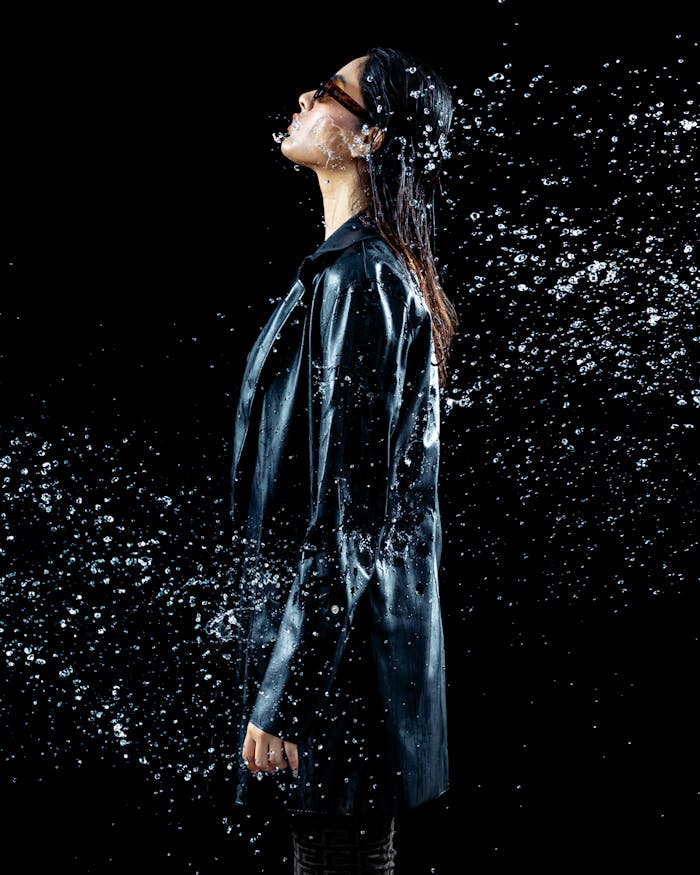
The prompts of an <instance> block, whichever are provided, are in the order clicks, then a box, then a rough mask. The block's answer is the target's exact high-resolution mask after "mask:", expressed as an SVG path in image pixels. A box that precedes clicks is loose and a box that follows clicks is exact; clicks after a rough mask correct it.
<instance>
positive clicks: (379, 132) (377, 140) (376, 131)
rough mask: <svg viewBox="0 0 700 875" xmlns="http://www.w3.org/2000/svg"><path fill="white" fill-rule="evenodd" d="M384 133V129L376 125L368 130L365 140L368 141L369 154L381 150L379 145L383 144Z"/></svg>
mask: <svg viewBox="0 0 700 875" xmlns="http://www.w3.org/2000/svg"><path fill="white" fill-rule="evenodd" d="M384 133H385V132H384V128H380V127H379V126H378V125H374V127H371V128H370V129H369V134H368V135H367V139H368V141H369V148H370V151H371V152H376V151H377V149H380V148H381V145H382V143H383V142H384Z"/></svg>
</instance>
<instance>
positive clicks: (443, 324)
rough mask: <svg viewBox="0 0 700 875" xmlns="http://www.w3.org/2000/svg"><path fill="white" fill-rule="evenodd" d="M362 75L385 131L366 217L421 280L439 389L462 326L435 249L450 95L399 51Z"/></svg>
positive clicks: (380, 52) (378, 52)
mask: <svg viewBox="0 0 700 875" xmlns="http://www.w3.org/2000/svg"><path fill="white" fill-rule="evenodd" d="M366 54H367V55H368V59H367V61H366V63H365V66H364V70H363V72H362V75H361V81H360V88H361V92H362V97H363V100H364V104H365V106H366V107H367V109H368V110H369V112H370V114H371V115H372V117H373V119H374V120H375V121H376V124H377V125H378V126H379V127H381V129H382V131H383V139H382V140H381V143H380V145H379V146H378V148H376V149H375V150H373V151H372V152H370V153H369V154H368V155H367V162H366V165H367V170H368V187H369V196H370V203H369V206H368V207H367V208H366V211H365V212H366V215H367V216H368V217H369V218H371V219H372V220H373V221H374V223H375V224H376V226H377V229H378V230H379V232H380V234H381V235H382V236H383V237H384V239H385V240H386V241H387V243H388V244H389V245H390V246H391V247H392V249H394V250H395V251H396V252H397V253H398V254H399V255H400V256H401V257H402V258H403V259H404V261H405V263H406V264H407V266H408V267H409V269H410V270H411V272H412V273H413V274H414V275H415V277H416V279H417V281H418V283H419V285H420V289H421V292H422V293H423V297H424V299H425V301H426V304H427V305H428V307H429V309H430V313H431V316H432V325H433V341H434V345H435V353H436V357H437V365H438V368H439V373H440V385H441V386H445V385H446V383H447V368H446V361H447V357H448V355H449V351H450V344H451V342H452V338H453V336H454V334H455V331H456V326H457V325H458V324H459V319H458V317H457V312H456V310H455V308H454V305H453V304H452V302H451V301H450V300H449V299H448V297H447V296H446V294H445V292H444V290H443V288H442V284H441V282H440V278H439V275H438V269H437V265H436V263H435V256H434V254H433V248H434V244H435V192H436V189H437V188H438V187H439V181H440V168H441V165H442V161H443V159H444V158H446V157H448V156H449V154H450V153H449V151H448V149H447V137H448V134H449V131H450V127H451V125H452V114H453V106H452V96H451V94H450V90H449V88H448V86H447V85H446V83H445V82H444V80H443V79H442V78H441V77H440V76H439V75H438V74H437V73H436V72H435V71H434V70H433V69H432V68H431V67H429V66H428V65H427V64H425V63H424V62H422V61H417V60H416V59H415V58H412V57H410V56H409V55H407V54H405V53H404V52H401V51H398V50H396V49H385V48H374V49H370V50H369V51H368V52H367V53H366Z"/></svg>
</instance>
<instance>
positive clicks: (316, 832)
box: [292, 812, 396, 875]
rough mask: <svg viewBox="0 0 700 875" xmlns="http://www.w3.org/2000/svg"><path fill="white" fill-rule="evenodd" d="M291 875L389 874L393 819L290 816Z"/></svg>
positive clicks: (392, 869) (392, 841)
mask: <svg viewBox="0 0 700 875" xmlns="http://www.w3.org/2000/svg"><path fill="white" fill-rule="evenodd" d="M292 839H293V843H294V875H325V873H326V872H329V871H332V872H333V873H338V875H340V873H347V875H364V873H374V875H393V873H394V856H395V854H396V852H395V850H394V818H393V817H392V816H390V815H380V814H376V815H374V816H372V817H366V818H362V817H352V816H344V815H331V814H322V813H318V814H317V813H311V812H309V813H304V814H293V815H292Z"/></svg>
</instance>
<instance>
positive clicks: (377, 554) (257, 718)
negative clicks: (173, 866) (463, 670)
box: [231, 217, 448, 813]
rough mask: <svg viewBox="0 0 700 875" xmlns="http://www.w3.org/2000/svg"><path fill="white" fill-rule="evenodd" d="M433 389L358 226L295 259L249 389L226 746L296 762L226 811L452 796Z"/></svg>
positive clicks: (421, 319)
mask: <svg viewBox="0 0 700 875" xmlns="http://www.w3.org/2000/svg"><path fill="white" fill-rule="evenodd" d="M439 392H440V390H439V384H438V370H437V367H436V364H435V353H434V347H433V340H432V331H431V320H430V313H429V311H428V309H427V307H426V306H425V304H424V302H423V299H422V297H421V294H420V292H419V291H418V288H417V286H416V284H415V283H414V281H413V280H412V278H411V276H410V274H409V273H408V272H407V270H406V268H405V267H404V264H403V262H402V261H401V260H400V259H399V258H398V257H397V256H396V255H395V254H394V253H393V251H392V250H391V248H390V247H389V246H388V245H387V244H386V243H385V242H384V240H383V239H382V238H381V237H380V235H379V234H378V233H377V231H376V230H375V229H373V228H372V227H371V226H369V225H366V224H363V223H362V222H360V220H359V219H358V218H357V217H353V218H352V219H350V220H348V221H347V222H346V223H345V224H344V225H342V226H341V227H340V228H338V229H337V230H336V231H335V232H334V233H333V234H332V235H331V236H330V237H329V238H328V240H326V241H325V242H324V243H323V244H322V245H321V246H320V247H319V248H318V249H317V250H316V252H315V253H313V255H311V256H309V257H307V258H306V259H305V260H304V262H303V263H302V265H301V267H300V269H299V271H298V273H297V276H296V277H295V280H294V282H293V284H292V286H291V288H290V290H289V292H288V293H287V295H286V297H284V298H283V299H282V300H281V301H280V303H279V304H278V306H277V307H276V309H275V311H274V312H273V314H272V316H271V317H270V319H269V321H268V323H267V325H266V326H265V328H264V329H263V330H262V332H261V334H260V336H259V338H258V340H257V341H256V343H255V345H254V347H253V349H252V350H251V352H250V354H249V356H248V361H247V366H246V369H245V373H244V376H243V381H242V386H241V393H240V398H239V402H238V407H237V412H236V422H235V432H234V440H233V461H232V467H231V474H232V495H231V515H232V519H233V523H234V531H235V533H236V539H235V540H236V541H237V546H238V549H239V551H240V557H241V558H240V563H241V564H240V569H241V570H240V575H239V584H240V591H239V593H238V596H237V603H236V605H235V609H234V614H235V620H234V622H235V624H236V625H235V629H236V631H237V649H236V655H235V660H234V661H235V670H236V672H237V685H238V686H237V695H238V696H239V697H240V699H239V701H238V702H237V705H238V706H239V709H238V711H239V724H238V735H239V747H238V750H239V751H240V749H241V747H242V743H243V738H244V735H245V729H246V725H247V723H248V720H251V721H252V722H253V723H254V724H255V725H257V726H259V727H260V728H262V729H264V730H266V731H267V732H270V733H273V734H275V735H279V736H281V737H282V738H284V739H286V740H289V741H294V742H296V743H297V744H298V745H299V750H300V760H301V764H300V770H299V774H298V776H297V777H294V776H293V775H292V774H291V772H290V770H289V769H287V770H285V771H283V772H280V773H277V774H275V775H270V774H266V775H264V776H263V777H262V779H259V778H258V779H256V778H255V777H252V776H250V774H249V772H248V771H247V769H245V767H244V766H239V769H240V771H239V774H238V779H239V780H238V784H237V793H236V801H237V802H240V803H245V802H246V801H248V800H249V799H250V798H251V796H250V792H249V791H250V789H251V788H250V786H249V784H250V782H251V781H256V780H261V783H262V782H267V783H268V785H269V786H270V787H271V790H270V792H272V793H274V794H275V796H276V797H278V799H279V800H281V801H282V803H283V804H284V805H286V806H287V807H288V808H289V809H290V810H307V811H328V812H333V813H362V812H365V811H367V810H370V809H371V810H380V811H385V812H398V811H400V810H401V809H404V808H408V807H414V806H416V805H418V804H420V803H422V802H424V801H426V800H429V799H433V798H435V797H437V796H439V795H440V794H442V793H443V792H444V791H445V789H446V788H447V785H448V757H447V725H446V712H445V704H446V703H445V666H444V644H443V629H442V620H441V615H440V602H439V593H438V567H439V563H440V554H441V523H440V509H439V503H438V489H437V487H438V468H439V453H440V442H439V430H440V394H439ZM256 792H258V788H256Z"/></svg>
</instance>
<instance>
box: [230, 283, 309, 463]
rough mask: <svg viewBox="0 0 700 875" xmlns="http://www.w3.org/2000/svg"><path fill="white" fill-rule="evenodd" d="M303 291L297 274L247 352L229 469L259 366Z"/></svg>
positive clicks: (245, 426)
mask: <svg viewBox="0 0 700 875" xmlns="http://www.w3.org/2000/svg"><path fill="white" fill-rule="evenodd" d="M303 294H304V284H303V282H302V281H301V279H299V277H297V279H296V281H295V282H294V283H293V285H292V287H291V288H290V290H289V292H287V295H286V296H285V297H284V298H283V299H282V300H281V301H280V303H279V304H278V305H277V307H276V309H275V310H274V311H273V313H272V315H271V316H270V318H269V320H268V322H267V324H266V325H265V327H264V328H263V330H262V331H261V332H260V335H259V337H258V339H257V340H256V342H255V345H254V346H253V348H252V349H251V351H250V353H249V354H248V363H247V365H246V369H245V372H244V374H243V382H242V384H241V391H240V396H239V399H238V408H237V410H236V425H235V430H234V437H233V466H232V467H233V471H234V472H235V471H236V469H237V468H238V462H239V461H240V457H241V452H242V451H243V444H244V442H245V438H246V435H247V433H248V426H249V424H250V414H251V408H252V406H253V400H254V399H255V393H256V390H257V388H258V382H259V380H260V374H261V372H262V369H263V365H264V364H265V361H266V360H267V357H268V355H269V353H270V350H271V349H272V346H273V344H274V342H275V339H276V337H277V335H278V334H279V332H280V331H281V330H282V327H283V326H284V324H285V322H286V321H287V319H288V318H289V316H290V315H291V313H292V311H293V310H294V308H295V307H296V305H297V304H298V303H299V301H300V300H301V297H302V295H303Z"/></svg>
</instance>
